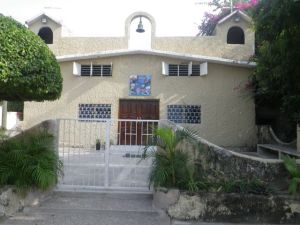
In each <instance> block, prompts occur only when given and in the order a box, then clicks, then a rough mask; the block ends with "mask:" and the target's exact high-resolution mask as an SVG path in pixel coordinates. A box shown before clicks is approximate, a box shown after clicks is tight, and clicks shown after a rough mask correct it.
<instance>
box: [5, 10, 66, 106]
mask: <svg viewBox="0 0 300 225" xmlns="http://www.w3.org/2000/svg"><path fill="white" fill-rule="evenodd" d="M61 91H62V77H61V73H60V67H59V65H58V63H57V61H56V58H55V56H54V55H53V53H52V52H51V50H50V49H49V48H48V46H47V45H46V44H45V43H44V42H43V40H42V39H41V38H39V37H38V36H37V35H35V34H34V33H33V32H31V31H30V30H28V29H27V28H26V27H25V26H23V25H22V24H20V23H19V22H17V21H15V20H14V19H12V18H10V17H5V16H3V15H2V14H0V99H1V100H11V101H24V100H27V101H43V100H55V99H57V98H59V97H60V94H61Z"/></svg>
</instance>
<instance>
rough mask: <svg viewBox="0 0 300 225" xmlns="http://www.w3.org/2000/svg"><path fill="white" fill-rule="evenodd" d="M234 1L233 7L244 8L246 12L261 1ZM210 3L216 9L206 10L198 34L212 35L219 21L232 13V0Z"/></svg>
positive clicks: (219, 0)
mask: <svg viewBox="0 0 300 225" xmlns="http://www.w3.org/2000/svg"><path fill="white" fill-rule="evenodd" d="M232 1H233V3H234V4H233V9H235V10H243V11H246V12H248V11H250V10H251V9H252V8H253V7H254V6H255V5H257V4H258V2H259V0H244V1H238V0H232ZM210 5H211V6H212V7H214V8H215V9H214V10H213V13H208V12H206V13H205V14H204V19H203V20H202V22H201V24H200V25H199V27H198V29H199V33H198V35H202V36H210V35H212V34H213V31H214V29H215V27H216V25H217V23H218V21H219V20H221V19H222V18H224V17H226V16H227V15H229V14H230V13H231V10H230V1H221V0H213V2H212V3H210Z"/></svg>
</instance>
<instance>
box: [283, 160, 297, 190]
mask: <svg viewBox="0 0 300 225" xmlns="http://www.w3.org/2000/svg"><path fill="white" fill-rule="evenodd" d="M283 164H284V167H285V168H286V170H287V171H288V173H289V174H290V176H291V181H290V186H289V193H290V194H295V193H296V192H297V189H298V184H299V183H300V166H299V165H297V162H296V160H295V159H294V158H291V157H289V156H285V157H283Z"/></svg>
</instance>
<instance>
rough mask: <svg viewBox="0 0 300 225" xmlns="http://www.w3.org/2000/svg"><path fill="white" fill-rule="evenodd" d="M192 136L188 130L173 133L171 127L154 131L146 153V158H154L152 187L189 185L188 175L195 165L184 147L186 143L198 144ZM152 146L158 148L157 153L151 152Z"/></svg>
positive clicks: (150, 182) (150, 177) (150, 181)
mask: <svg viewBox="0 0 300 225" xmlns="http://www.w3.org/2000/svg"><path fill="white" fill-rule="evenodd" d="M191 134H192V133H191V132H188V131H187V130H186V129H177V130H175V131H173V130H172V129H171V128H169V127H160V128H157V129H156V130H155V131H154V137H153V140H152V142H151V143H150V145H148V146H147V147H146V148H145V152H144V156H145V157H153V162H152V169H151V172H150V176H149V184H150V185H151V184H153V186H154V187H159V186H160V187H179V188H180V187H183V186H186V185H187V184H188V181H189V179H190V176H189V175H188V174H189V171H190V168H191V166H193V165H194V164H193V162H192V160H191V157H190V156H189V154H188V152H187V151H184V150H183V149H182V146H183V143H184V142H185V141H188V142H189V143H194V144H195V143H196V140H195V138H194V137H193V135H191ZM150 146H157V151H149V147H150Z"/></svg>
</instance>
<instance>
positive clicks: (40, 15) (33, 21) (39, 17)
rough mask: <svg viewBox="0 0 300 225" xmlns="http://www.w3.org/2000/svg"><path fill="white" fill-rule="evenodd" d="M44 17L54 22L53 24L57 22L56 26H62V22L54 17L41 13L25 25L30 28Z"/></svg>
mask: <svg viewBox="0 0 300 225" xmlns="http://www.w3.org/2000/svg"><path fill="white" fill-rule="evenodd" d="M42 17H47V18H48V19H50V20H52V21H53V22H55V23H56V24H58V25H60V26H61V22H59V21H58V20H56V19H53V18H52V17H50V16H48V15H46V14H45V13H41V14H39V15H37V16H35V17H33V18H31V19H29V20H27V21H26V22H25V23H26V24H27V25H28V26H30V25H31V24H33V23H35V22H36V21H38V20H40V19H41V18H42Z"/></svg>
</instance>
